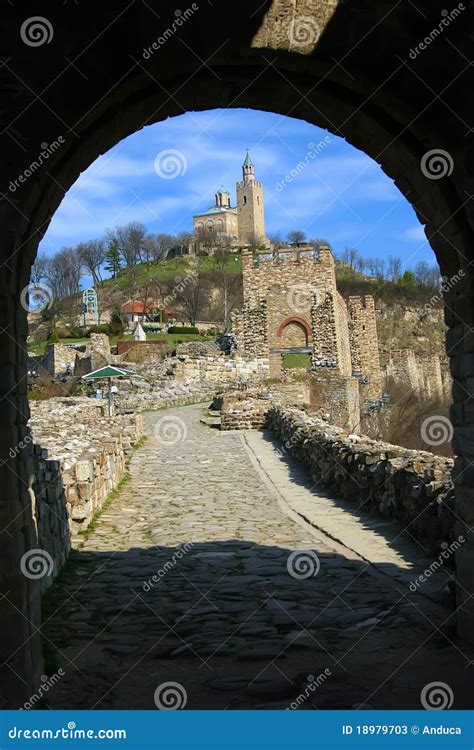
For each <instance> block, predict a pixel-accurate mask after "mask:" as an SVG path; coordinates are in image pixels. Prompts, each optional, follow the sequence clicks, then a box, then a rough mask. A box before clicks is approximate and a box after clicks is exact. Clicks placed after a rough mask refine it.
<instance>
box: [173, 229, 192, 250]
mask: <svg viewBox="0 0 474 750" xmlns="http://www.w3.org/2000/svg"><path fill="white" fill-rule="evenodd" d="M192 241H193V234H192V232H186V231H183V232H180V233H179V234H178V235H177V236H176V244H177V245H179V247H181V248H182V250H186V252H187V250H188V248H189V244H190V242H192Z"/></svg>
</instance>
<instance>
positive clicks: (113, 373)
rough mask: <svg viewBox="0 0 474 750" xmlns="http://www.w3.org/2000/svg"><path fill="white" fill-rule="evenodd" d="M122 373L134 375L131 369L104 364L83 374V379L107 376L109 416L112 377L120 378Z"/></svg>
mask: <svg viewBox="0 0 474 750" xmlns="http://www.w3.org/2000/svg"><path fill="white" fill-rule="evenodd" d="M124 375H128V376H130V375H135V373H134V372H133V370H125V368H123V367H115V366H114V365H105V366H104V367H100V368H99V369H98V370H94V371H93V372H89V373H88V374H87V375H83V376H82V379H83V380H100V379H101V378H107V382H108V384H109V417H111V416H112V411H113V409H112V403H113V401H112V378H120V377H123V376H124Z"/></svg>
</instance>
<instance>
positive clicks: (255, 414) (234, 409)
mask: <svg viewBox="0 0 474 750" xmlns="http://www.w3.org/2000/svg"><path fill="white" fill-rule="evenodd" d="M270 406H271V402H270V401H263V400H256V399H245V398H243V399H242V400H240V401H233V400H232V401H226V400H225V399H224V403H223V405H222V409H221V430H259V429H261V428H262V427H264V426H265V424H266V422H267V414H268V410H269V408H270Z"/></svg>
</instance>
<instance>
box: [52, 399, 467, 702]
mask: <svg viewBox="0 0 474 750" xmlns="http://www.w3.org/2000/svg"><path fill="white" fill-rule="evenodd" d="M204 414H205V409H204V406H186V407H181V408H171V409H165V410H160V411H157V412H153V413H152V412H148V413H146V414H145V415H144V419H145V429H146V432H147V435H148V441H147V442H146V444H145V445H143V446H142V447H141V448H140V449H139V450H137V451H136V453H135V454H134V456H133V458H132V461H131V465H130V469H129V471H130V475H131V479H130V480H129V481H128V482H127V483H126V484H124V485H123V486H122V488H121V489H120V491H119V492H118V493H117V495H116V497H114V499H113V501H112V503H111V504H110V505H108V506H107V508H106V510H105V511H104V512H103V514H102V515H101V516H100V518H99V519H98V520H97V522H96V523H95V524H94V525H92V527H91V528H90V529H89V532H88V536H87V537H86V538H85V539H84V544H83V547H82V549H80V550H78V551H75V552H73V554H72V558H71V559H70V562H69V563H68V565H67V566H66V568H65V569H64V571H63V574H62V576H61V577H60V578H59V579H58V580H57V581H56V582H55V584H54V585H53V586H52V588H51V589H50V590H49V592H48V594H47V597H46V602H45V617H44V620H45V621H44V625H43V632H44V634H45V643H46V653H47V657H48V658H47V664H48V665H49V667H48V669H49V673H50V672H51V671H54V670H57V669H59V668H61V669H63V671H64V673H65V674H64V676H62V677H61V679H60V680H59V681H58V682H57V683H56V684H55V685H54V687H53V688H51V690H49V691H48V693H47V696H45V702H46V703H47V705H48V706H50V707H51V708H63V709H65V708H68V709H70V708H82V709H89V708H100V709H104V708H105V709H106V708H116V709H126V708H142V709H154V708H157V707H160V706H161V707H162V701H163V700H164V697H163V696H164V693H165V692H166V690H167V689H171V691H172V693H173V691H174V695H175V702H177V703H178V705H181V706H183V705H184V704H185V705H186V708H189V709H202V708H218V709H225V708H258V707H266V708H286V707H287V706H290V705H292V706H293V707H294V705H298V706H299V708H300V710H305V709H308V710H311V709H314V708H315V707H317V708H351V707H353V706H360V705H363V706H366V707H367V706H373V707H376V708H402V707H405V708H419V707H420V694H421V691H422V689H423V687H424V686H425V685H426V684H427V683H431V682H433V681H436V680H438V681H439V680H441V681H443V682H444V683H446V684H447V685H449V689H450V690H452V691H453V694H454V707H455V708H464V707H467V705H466V703H467V701H468V700H469V698H468V697H466V696H469V694H470V691H469V690H468V684H469V683H470V681H471V679H472V678H471V675H470V674H469V672H470V669H466V666H468V664H469V662H470V659H471V658H472V655H470V653H469V651H468V650H467V647H465V645H464V644H455V645H454V644H453V643H452V638H453V636H452V634H451V631H452V627H451V626H453V623H452V619H451V612H450V611H449V610H446V609H440V608H438V607H435V606H434V605H432V603H431V602H429V600H427V599H426V598H425V597H423V596H421V595H418V594H411V593H410V591H409V589H408V588H407V587H405V588H403V587H402V586H400V585H399V583H398V582H394V583H393V585H392V579H391V578H389V577H387V576H381V575H380V574H374V569H373V566H371V565H370V564H368V563H367V562H365V561H363V560H361V559H360V558H359V557H358V556H357V555H356V554H355V553H354V552H352V551H351V550H350V549H347V548H345V547H344V546H343V545H341V544H337V543H336V542H333V541H332V540H331V539H329V538H328V537H325V535H324V534H323V533H322V532H321V531H319V530H315V529H313V528H312V527H311V526H310V525H309V524H306V523H305V522H304V521H303V520H301V519H298V518H296V517H290V516H291V514H290V515H288V514H287V513H286V512H284V504H282V503H281V502H280V501H279V499H278V497H277V496H276V494H275V492H274V490H273V489H272V488H271V486H270V485H269V483H268V481H267V479H266V478H265V476H264V474H262V471H260V470H257V469H256V467H255V464H254V459H253V458H252V456H251V455H250V454H249V451H248V449H247V447H246V446H245V444H244V442H243V440H242V435H241V434H240V433H237V432H227V433H222V432H220V431H218V430H217V429H213V428H211V427H209V426H208V425H206V424H204V423H203V422H201V421H200V420H201V418H202V417H203V416H204ZM368 533H370V530H369V531H368ZM302 550H304V553H302V552H301V551H302ZM375 572H376V571H375ZM444 632H446V635H443V633H444ZM167 683H175V685H174V687H172V688H169V686H167ZM176 684H177V685H178V687H176Z"/></svg>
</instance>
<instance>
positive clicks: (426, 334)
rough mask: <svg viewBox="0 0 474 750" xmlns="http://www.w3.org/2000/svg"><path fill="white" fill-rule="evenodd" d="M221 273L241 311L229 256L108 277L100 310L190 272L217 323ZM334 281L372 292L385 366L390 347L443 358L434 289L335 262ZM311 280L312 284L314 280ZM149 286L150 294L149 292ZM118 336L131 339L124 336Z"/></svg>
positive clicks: (165, 288)
mask: <svg viewBox="0 0 474 750" xmlns="http://www.w3.org/2000/svg"><path fill="white" fill-rule="evenodd" d="M221 270H224V273H226V274H229V276H230V277H231V279H232V280H233V281H234V283H235V286H236V287H237V289H238V291H237V296H235V297H234V300H233V301H234V304H235V306H236V307H237V308H238V307H239V306H240V304H241V289H239V288H238V287H239V283H238V281H239V277H240V275H241V273H242V263H241V259H240V257H239V256H238V255H230V256H229V257H228V259H227V262H226V264H225V266H224V268H223V269H222V268H221V266H220V265H219V264H218V261H216V259H215V258H214V257H212V256H207V255H204V256H197V257H195V256H183V257H176V258H172V259H169V260H164V261H160V262H158V263H149V264H147V263H142V264H139V265H137V266H136V267H134V268H133V269H131V270H128V271H127V270H123V271H121V273H120V275H119V276H118V277H117V278H116V279H112V278H109V279H105V280H104V282H103V284H102V285H101V286H100V287H99V290H98V291H99V301H100V308H101V310H102V311H106V310H109V311H110V310H111V309H112V308H113V307H114V306H115V307H116V306H117V305H120V304H121V303H122V302H124V301H125V300H126V299H127V298H130V297H131V298H138V299H139V298H140V296H141V295H143V296H146V295H148V294H149V293H151V294H153V288H154V289H155V291H158V292H159V293H160V294H161V295H162V297H164V296H166V295H167V294H169V292H170V290H172V289H173V288H174V287H175V286H176V284H178V283H179V281H180V280H182V279H184V278H186V276H187V275H189V274H190V273H191V271H192V272H194V273H196V272H197V273H199V274H202V275H203V276H204V277H205V278H206V284H207V287H206V294H205V298H206V300H207V301H208V302H209V305H208V307H206V308H205V309H203V315H202V319H205V320H210V321H211V320H218V312H217V310H218V306H216V305H214V307H213V306H212V304H211V302H212V301H213V300H214V301H215V299H216V298H217V297H218V296H219V294H221V290H220V284H219V282H218V277H219V272H220V271H221ZM336 279H337V286H338V289H339V291H340V293H341V294H342V296H343V297H344V298H345V299H346V300H347V299H348V298H349V297H350V296H351V295H353V294H361V295H366V294H370V295H372V296H373V297H374V298H375V303H376V310H377V328H378V334H379V346H380V350H381V359H382V363H385V361H386V358H387V354H388V351H389V350H390V349H414V350H415V351H416V352H418V353H431V354H438V355H440V356H445V346H444V337H445V326H444V323H443V316H442V303H441V301H440V300H438V301H436V300H435V301H434V302H433V300H432V298H433V295H434V294H436V292H435V291H434V290H432V289H428V288H423V287H416V286H414V285H412V286H410V285H407V284H406V283H405V284H403V283H396V282H390V281H380V280H377V279H374V278H373V277H371V276H366V275H364V274H361V273H358V272H357V271H354V270H353V269H351V268H350V267H348V266H347V265H346V264H343V263H340V262H337V263H336ZM307 281H308V282H310V279H308V280H307ZM148 288H150V289H152V291H151V292H149V291H147V290H148ZM234 294H235V289H234ZM70 302H71V303H73V304H74V305H75V306H76V308H77V307H78V306H79V305H80V304H81V295H77V296H76V297H75V299H72V298H71V300H70ZM428 304H429V305H430V309H429V314H426V311H425V308H426V306H427V305H428ZM213 316H214V317H213ZM200 317H201V316H200ZM59 324H61V321H59ZM38 325H39V323H38V320H37V319H35V323H34V325H33V326H32V327H31V331H32V332H34V330H35V326H38ZM43 330H45V326H44V324H43V326H42V327H41V335H40V336H39V337H38V338H40V339H43V340H39V341H36V342H33V343H32V344H30V346H29V349H30V351H32V352H34V353H41V352H42V351H44V349H45V347H46V345H47V342H46V341H44V334H43V333H42V332H43ZM150 337H151V338H162V339H163V338H164V339H165V340H166V341H167V342H168V343H170V344H171V345H173V344H175V343H177V342H178V339H179V340H180V341H187V340H193V336H192V335H190V334H173V335H166V334H154V335H152V336H150ZM117 338H118V337H117V336H113V337H112V338H111V341H112V343H113V344H114V343H116V341H117ZM120 338H127V337H126V336H120ZM194 338H195V337H194ZM198 338H199V337H198ZM84 341H87V339H79V338H77V337H76V338H68V339H65V343H82V342H84Z"/></svg>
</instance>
